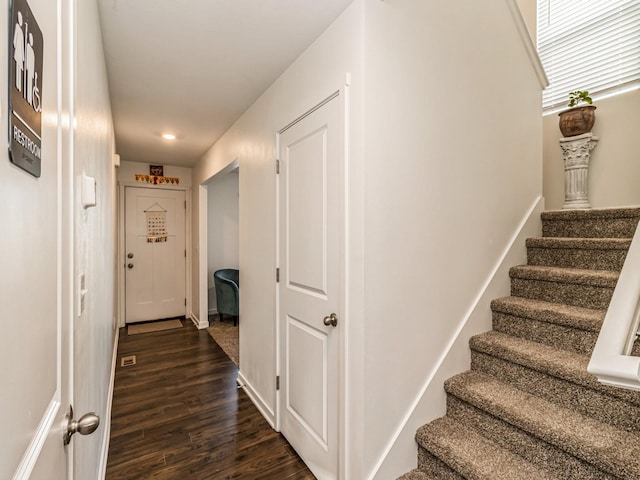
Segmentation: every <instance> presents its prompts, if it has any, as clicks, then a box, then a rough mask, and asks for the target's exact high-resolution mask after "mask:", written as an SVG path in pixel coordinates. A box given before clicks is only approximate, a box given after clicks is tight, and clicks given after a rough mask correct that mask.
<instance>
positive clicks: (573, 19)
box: [538, 0, 640, 109]
mask: <svg viewBox="0 0 640 480" xmlns="http://www.w3.org/2000/svg"><path fill="white" fill-rule="evenodd" d="M538 52H539V55H540V59H541V61H542V64H543V65H544V69H545V72H546V74H547V77H548V78H549V86H548V87H547V88H546V89H545V90H544V92H543V94H542V106H543V108H544V109H551V108H554V107H558V106H561V105H566V104H567V102H568V99H569V92H572V91H574V90H588V91H589V93H590V94H591V95H595V94H604V93H607V92H612V91H615V90H618V89H619V90H622V89H625V88H627V87H631V86H633V85H640V0H538Z"/></svg>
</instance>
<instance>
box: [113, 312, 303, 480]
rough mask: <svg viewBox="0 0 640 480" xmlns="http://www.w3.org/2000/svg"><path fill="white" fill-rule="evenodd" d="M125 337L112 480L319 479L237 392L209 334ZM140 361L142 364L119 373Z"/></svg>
mask: <svg viewBox="0 0 640 480" xmlns="http://www.w3.org/2000/svg"><path fill="white" fill-rule="evenodd" d="M183 325H184V327H183V328H180V329H174V330H166V331H161V332H154V333H146V334H141V335H132V336H129V335H127V332H126V328H121V329H120V331H119V335H120V340H119V345H118V365H117V366H116V378H115V387H114V396H113V410H112V412H113V414H112V425H111V441H110V447H109V460H108V465H107V477H106V478H107V480H141V479H148V478H156V479H166V480H171V479H181V480H199V479H202V480H204V479H221V480H223V479H224V480H226V479H274V480H275V479H278V480H285V479H288V480H307V479H313V478H314V477H313V475H312V474H311V473H310V472H309V470H308V469H307V468H306V466H305V465H304V464H303V463H302V461H301V460H300V459H299V457H298V456H297V455H296V453H295V452H294V451H293V450H292V449H291V447H290V446H289V444H288V443H287V442H286V440H285V439H284V437H282V436H281V435H280V434H279V433H277V432H275V431H274V430H272V429H271V427H270V426H269V425H268V424H267V422H266V421H265V420H264V418H263V417H262V415H261V414H260V413H259V412H258V410H257V409H256V408H255V406H254V405H253V404H252V403H251V401H250V400H249V398H248V397H247V395H246V394H245V393H244V391H242V390H239V389H238V388H237V385H236V377H237V368H236V367H235V365H234V364H233V363H232V362H231V361H230V360H229V359H228V357H227V356H226V355H225V354H224V352H223V351H222V350H221V349H220V347H218V345H217V344H216V343H215V342H213V340H212V339H211V337H209V335H208V334H207V333H206V331H204V330H197V329H195V328H194V327H193V325H192V324H191V322H189V321H186V320H183ZM129 355H136V364H135V365H130V366H126V367H122V366H121V365H120V363H121V358H122V357H123V356H129Z"/></svg>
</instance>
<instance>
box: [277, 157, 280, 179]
mask: <svg viewBox="0 0 640 480" xmlns="http://www.w3.org/2000/svg"><path fill="white" fill-rule="evenodd" d="M276 175H280V160H278V159H277V158H276Z"/></svg>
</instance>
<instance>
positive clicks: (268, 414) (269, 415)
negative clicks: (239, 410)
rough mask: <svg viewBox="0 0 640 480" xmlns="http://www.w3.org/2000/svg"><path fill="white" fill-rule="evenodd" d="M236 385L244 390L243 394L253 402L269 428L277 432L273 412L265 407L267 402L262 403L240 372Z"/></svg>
mask: <svg viewBox="0 0 640 480" xmlns="http://www.w3.org/2000/svg"><path fill="white" fill-rule="evenodd" d="M237 383H238V386H239V387H240V388H242V389H243V390H244V392H245V393H246V394H247V396H248V397H249V399H250V400H251V401H252V402H253V404H254V405H255V406H256V408H257V409H258V411H259V412H260V413H261V414H262V416H263V417H264V418H265V420H266V421H267V423H268V424H269V425H270V426H271V428H273V429H274V430H276V431H279V430H278V429H277V428H276V422H275V420H276V416H275V413H274V411H273V410H272V409H270V408H269V405H267V402H265V401H264V399H263V398H262V397H261V396H260V394H259V393H258V392H257V391H256V389H255V388H253V386H252V385H251V383H250V382H249V381H247V379H246V378H245V376H244V375H243V374H242V372H240V371H239V372H238V379H237Z"/></svg>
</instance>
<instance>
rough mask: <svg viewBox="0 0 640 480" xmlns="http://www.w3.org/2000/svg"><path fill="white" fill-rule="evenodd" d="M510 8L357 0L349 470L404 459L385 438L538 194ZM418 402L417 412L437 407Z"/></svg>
mask: <svg viewBox="0 0 640 480" xmlns="http://www.w3.org/2000/svg"><path fill="white" fill-rule="evenodd" d="M510 7H511V5H510V4H509V3H508V2H507V1H496V2H463V3H460V2H425V1H423V0H406V1H401V2H399V1H385V2H380V1H376V0H370V1H367V2H366V9H365V32H366V33H365V73H364V75H365V84H366V89H365V101H364V106H365V112H364V118H365V135H364V158H365V159H366V164H365V165H366V166H365V172H364V175H365V179H364V185H365V201H364V205H365V213H364V225H365V233H364V239H365V244H364V256H365V274H364V282H365V297H364V318H366V324H365V331H364V350H365V352H364V365H365V373H364V386H365V397H366V398H367V401H366V402H365V404H364V421H363V423H362V424H363V426H364V464H365V466H366V470H365V473H366V475H365V476H364V477H363V478H379V479H381V480H382V479H385V480H386V479H389V478H397V477H398V476H399V475H401V474H402V473H404V472H407V471H408V470H410V469H411V468H412V467H414V466H415V459H413V460H412V461H411V463H408V462H407V463H404V461H403V460H402V459H399V458H397V457H396V458H393V459H392V458H390V459H389V461H386V456H387V454H388V452H389V450H388V447H389V442H391V441H392V439H393V435H394V432H396V431H397V430H398V428H400V426H401V425H402V424H403V421H404V419H405V418H406V416H407V415H408V414H409V413H410V412H411V411H412V408H413V407H412V405H413V403H414V401H415V399H416V398H419V396H420V395H421V391H422V388H423V386H424V385H425V384H427V382H428V378H429V377H430V375H431V374H432V373H431V372H432V371H433V368H434V366H435V365H438V363H439V362H440V359H441V358H442V357H443V356H444V355H445V354H446V352H447V348H448V347H447V346H448V344H449V343H450V341H451V339H452V338H454V337H455V335H456V332H457V329H458V328H459V325H460V324H461V323H462V322H463V321H464V319H465V318H466V317H467V316H468V312H469V311H470V309H471V308H473V306H474V305H475V302H476V299H477V297H478V295H479V292H480V291H481V289H482V286H483V285H484V284H485V282H486V281H487V278H489V277H490V275H491V274H492V272H493V271H494V269H495V265H496V264H498V263H499V261H500V259H501V257H502V255H503V254H504V251H505V249H506V248H508V245H509V244H510V242H511V240H512V236H513V232H514V229H515V228H516V226H517V225H518V224H519V223H520V222H521V220H522V218H523V217H524V216H525V215H526V214H527V212H528V211H529V209H530V207H531V205H532V204H533V203H534V202H535V201H536V199H537V198H538V197H539V196H540V195H541V191H542V141H541V139H542V112H541V102H540V92H541V85H540V81H539V80H538V77H537V75H536V72H535V69H534V67H533V65H532V63H531V61H530V59H529V57H528V54H527V49H526V47H525V44H524V43H523V41H522V38H521V37H520V33H519V30H518V29H517V27H516V23H515V22H514V20H513V18H512V15H511V8H510ZM480 314H481V315H482V316H483V318H484V320H483V321H484V322H485V324H488V321H489V319H490V316H491V312H490V310H489V309H488V308H486V309H484V311H482V312H479V313H478V315H480ZM465 366H466V367H467V368H468V363H467V361H466V358H465V357H464V356H463V357H460V358H458V359H457V364H456V365H455V367H454V369H464V368H465ZM437 378H440V377H437ZM440 380H441V381H442V378H440ZM441 385H442V384H441ZM433 386H434V388H437V387H438V385H437V384H436V383H434V384H433ZM427 403H428V405H427V408H426V409H425V410H423V411H422V414H423V415H424V418H423V420H424V422H423V423H426V422H427V421H429V420H431V419H433V418H435V417H437V416H441V415H443V414H444V413H445V412H444V408H443V407H444V404H443V402H442V401H438V402H434V403H429V402H427ZM410 430H411V429H407V430H406V431H402V432H400V436H399V437H398V440H397V441H398V442H401V443H403V444H404V445H410V444H411V442H412V441H413V436H414V434H415V431H413V432H412V431H410ZM414 448H415V447H414ZM407 458H408V457H407ZM405 460H406V459H405ZM383 463H384V470H381V469H380V468H379V467H380V466H381V465H382V464H383Z"/></svg>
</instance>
